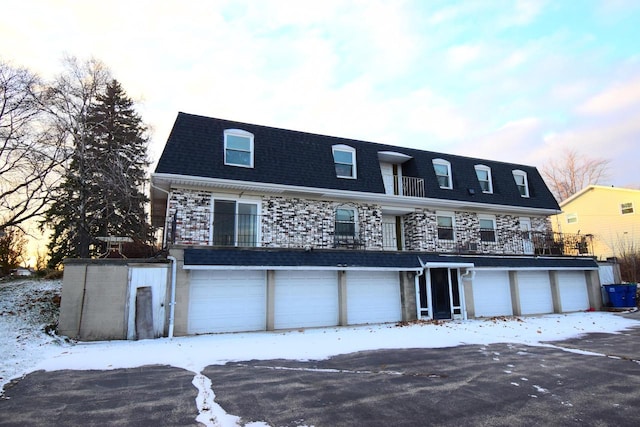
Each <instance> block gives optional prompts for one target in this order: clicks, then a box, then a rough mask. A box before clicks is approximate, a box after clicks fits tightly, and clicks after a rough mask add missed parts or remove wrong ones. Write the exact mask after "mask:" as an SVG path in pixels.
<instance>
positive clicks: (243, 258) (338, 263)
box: [184, 248, 598, 270]
mask: <svg viewBox="0 0 640 427" xmlns="http://www.w3.org/2000/svg"><path fill="white" fill-rule="evenodd" d="M420 261H422V263H425V264H426V263H452V264H460V263H464V264H474V265H475V266H476V267H502V268H505V267H506V268H547V269H566V268H580V269H595V268H598V264H597V263H596V262H595V261H594V260H593V259H592V258H589V257H581V258H569V257H534V256H521V257H500V256H462V255H439V254H434V253H422V252H406V251H405V252H377V251H331V250H312V251H304V250H291V249H264V248H260V249H242V248H228V249H226V248H224V249H204V248H194V249H185V250H184V264H185V266H220V267H222V266H224V267H229V266H231V267H245V268H247V267H265V269H268V268H269V267H279V268H283V267H284V268H286V267H326V268H357V267H360V268H371V269H376V268H397V269H398V270H416V269H419V268H420V267H421V264H420Z"/></svg>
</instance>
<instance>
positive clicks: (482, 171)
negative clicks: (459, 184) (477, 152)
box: [475, 165, 493, 193]
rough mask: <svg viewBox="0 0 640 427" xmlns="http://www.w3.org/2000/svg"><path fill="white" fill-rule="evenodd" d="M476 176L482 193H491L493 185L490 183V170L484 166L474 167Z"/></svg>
mask: <svg viewBox="0 0 640 427" xmlns="http://www.w3.org/2000/svg"><path fill="white" fill-rule="evenodd" d="M475 168H476V176H477V177H478V183H480V188H481V189H482V192H483V193H493V183H492V182H491V168H490V167H489V166H485V165H476V166H475Z"/></svg>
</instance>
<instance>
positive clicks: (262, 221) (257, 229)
mask: <svg viewBox="0 0 640 427" xmlns="http://www.w3.org/2000/svg"><path fill="white" fill-rule="evenodd" d="M592 240H593V236H592V235H588V234H587V235H580V234H563V233H556V232H552V231H545V232H538V231H513V230H500V229H464V228H458V227H438V226H436V225H428V226H418V227H406V226H405V227H398V225H396V224H393V223H382V222H379V220H377V222H376V221H371V222H361V221H356V222H354V223H345V222H344V221H339V222H337V223H336V222H335V221H334V220H330V219H314V218H307V219H306V220H299V219H297V218H295V217H290V216H286V215H284V214H275V215H254V214H246V215H227V216H221V215H217V216H215V218H214V220H213V221H209V223H208V224H195V223H191V222H188V221H181V220H180V218H179V217H178V216H177V215H174V216H173V218H172V220H171V221H170V223H169V224H168V230H167V236H166V242H167V244H170V245H198V246H238V247H268V248H304V249H313V248H333V249H365V250H409V251H426V252H435V253H456V254H504V255H512V254H513V255H522V254H524V255H589V256H591V255H593V241H592Z"/></svg>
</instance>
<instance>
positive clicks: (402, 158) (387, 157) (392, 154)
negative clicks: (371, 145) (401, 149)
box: [378, 151, 413, 165]
mask: <svg viewBox="0 0 640 427" xmlns="http://www.w3.org/2000/svg"><path fill="white" fill-rule="evenodd" d="M411 159H413V157H411V156H409V155H407V154H404V153H398V152H396V151H378V160H380V161H381V162H386V163H393V164H396V165H399V164H402V163H404V162H406V161H407V160H411Z"/></svg>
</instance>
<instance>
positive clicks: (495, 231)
mask: <svg viewBox="0 0 640 427" xmlns="http://www.w3.org/2000/svg"><path fill="white" fill-rule="evenodd" d="M480 221H491V222H492V223H493V228H492V230H493V240H484V239H483V238H482V230H486V231H488V230H489V229H488V228H482V227H480ZM478 228H479V231H480V242H481V243H496V242H497V241H498V224H497V222H496V217H495V216H493V215H478Z"/></svg>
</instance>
